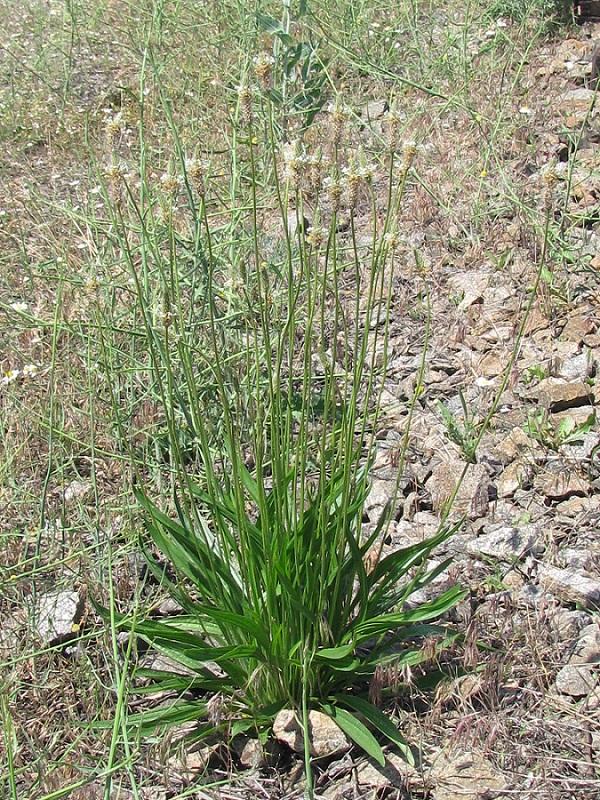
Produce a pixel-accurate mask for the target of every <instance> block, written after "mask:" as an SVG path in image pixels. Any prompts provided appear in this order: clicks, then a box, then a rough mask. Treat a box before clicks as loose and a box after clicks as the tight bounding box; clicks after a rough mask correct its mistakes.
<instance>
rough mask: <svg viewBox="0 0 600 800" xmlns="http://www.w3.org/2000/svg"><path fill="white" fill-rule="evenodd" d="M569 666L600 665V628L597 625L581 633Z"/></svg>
mask: <svg viewBox="0 0 600 800" xmlns="http://www.w3.org/2000/svg"><path fill="white" fill-rule="evenodd" d="M569 664H581V665H583V664H600V627H598V625H597V624H596V623H594V624H592V625H587V626H586V627H585V628H584V629H583V630H582V631H581V634H580V636H579V639H578V641H577V644H576V645H575V647H574V648H573V653H572V655H571V658H570V659H569Z"/></svg>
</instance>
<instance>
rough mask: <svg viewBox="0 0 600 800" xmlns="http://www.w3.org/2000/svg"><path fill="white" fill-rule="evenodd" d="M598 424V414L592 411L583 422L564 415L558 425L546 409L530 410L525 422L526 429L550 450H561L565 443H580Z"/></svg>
mask: <svg viewBox="0 0 600 800" xmlns="http://www.w3.org/2000/svg"><path fill="white" fill-rule="evenodd" d="M595 424H596V415H595V413H591V414H590V415H589V417H588V418H587V419H586V420H585V421H584V422H581V423H577V422H576V421H575V420H574V419H573V417H564V418H563V419H562V420H561V421H560V422H559V423H558V425H554V424H553V423H552V421H551V419H550V416H549V414H548V412H547V411H546V410H545V409H542V410H541V411H530V412H529V415H528V417H527V421H526V423H525V430H526V431H527V433H528V434H529V436H531V437H532V438H533V439H535V440H536V441H538V442H539V443H540V444H543V445H544V447H547V448H548V449H549V450H559V449H560V448H561V447H562V445H564V444H580V443H581V442H582V441H583V437H584V436H585V434H586V433H589V432H590V431H591V430H592V428H593V427H594V425H595Z"/></svg>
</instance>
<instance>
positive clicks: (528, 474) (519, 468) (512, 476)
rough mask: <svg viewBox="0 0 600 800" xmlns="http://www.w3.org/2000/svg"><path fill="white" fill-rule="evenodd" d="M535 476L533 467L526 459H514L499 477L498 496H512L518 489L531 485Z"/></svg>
mask: <svg viewBox="0 0 600 800" xmlns="http://www.w3.org/2000/svg"><path fill="white" fill-rule="evenodd" d="M532 478H533V467H532V465H531V464H529V463H528V462H526V461H513V462H512V464H509V465H508V466H507V467H506V469H505V470H504V471H503V473H502V475H500V477H499V478H498V496H499V497H512V496H513V495H514V493H515V492H516V491H517V489H523V488H526V487H527V486H529V484H530V483H531V480H532Z"/></svg>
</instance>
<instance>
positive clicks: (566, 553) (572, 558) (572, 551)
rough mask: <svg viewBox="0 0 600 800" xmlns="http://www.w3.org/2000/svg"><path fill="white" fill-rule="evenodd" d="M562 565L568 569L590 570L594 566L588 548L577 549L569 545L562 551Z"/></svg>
mask: <svg viewBox="0 0 600 800" xmlns="http://www.w3.org/2000/svg"><path fill="white" fill-rule="evenodd" d="M559 555H560V560H561V565H562V566H563V567H566V568H568V569H578V570H583V571H586V570H589V569H590V567H592V566H593V561H592V556H591V553H590V552H589V551H588V550H577V549H576V548H574V547H567V548H566V549H565V550H561V552H560V554H559Z"/></svg>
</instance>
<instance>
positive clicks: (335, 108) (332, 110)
mask: <svg viewBox="0 0 600 800" xmlns="http://www.w3.org/2000/svg"><path fill="white" fill-rule="evenodd" d="M327 110H328V112H329V114H330V116H331V122H332V124H333V134H332V140H333V146H334V148H337V147H338V146H339V144H340V142H341V140H342V132H343V130H344V124H345V123H346V122H347V120H348V119H349V118H350V111H349V109H348V107H347V106H346V105H344V102H343V100H342V96H341V95H338V96H337V97H336V100H335V104H334V105H331V106H329V108H328V109H327Z"/></svg>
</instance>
